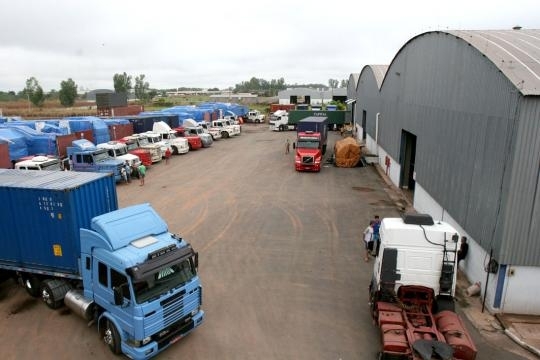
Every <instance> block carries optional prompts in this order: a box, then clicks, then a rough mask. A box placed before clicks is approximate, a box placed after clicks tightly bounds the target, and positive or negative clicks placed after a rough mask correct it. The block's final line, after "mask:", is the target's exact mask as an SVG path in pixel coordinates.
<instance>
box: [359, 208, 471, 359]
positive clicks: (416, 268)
mask: <svg viewBox="0 0 540 360" xmlns="http://www.w3.org/2000/svg"><path fill="white" fill-rule="evenodd" d="M379 233H380V243H379V245H378V246H377V257H376V259H375V263H374V267H373V278H372V280H371V283H370V286H369V292H370V305H371V311H372V315H373V319H374V320H375V323H376V324H377V325H378V326H379V329H380V333H381V343H382V344H381V345H382V346H381V352H380V353H379V359H407V360H417V359H432V358H436V359H460V360H474V359H475V357H476V353H477V350H476V347H475V345H474V343H473V341H472V338H471V336H470V335H469V333H468V332H467V329H466V328H465V325H464V324H463V321H462V320H461V319H460V317H459V316H458V315H457V314H456V313H455V311H454V306H455V303H454V296H455V291H456V278H457V269H458V260H457V251H458V240H459V234H458V232H457V231H456V230H455V229H454V228H453V227H452V226H451V225H450V224H448V223H445V222H442V221H437V222H434V221H433V218H432V217H431V216H429V215H425V214H413V215H405V216H404V217H403V219H401V218H384V219H383V220H382V222H381V225H380V228H379Z"/></svg>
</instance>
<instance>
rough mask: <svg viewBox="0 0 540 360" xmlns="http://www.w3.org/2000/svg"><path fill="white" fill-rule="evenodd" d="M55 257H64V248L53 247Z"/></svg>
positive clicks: (55, 245) (57, 245) (56, 245)
mask: <svg viewBox="0 0 540 360" xmlns="http://www.w3.org/2000/svg"><path fill="white" fill-rule="evenodd" d="M53 252H54V256H62V246H61V245H59V244H54V245H53Z"/></svg>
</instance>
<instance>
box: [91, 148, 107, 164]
mask: <svg viewBox="0 0 540 360" xmlns="http://www.w3.org/2000/svg"><path fill="white" fill-rule="evenodd" d="M109 159H110V156H109V153H108V152H107V150H103V152H96V153H95V154H94V161H95V162H99V161H105V160H109Z"/></svg>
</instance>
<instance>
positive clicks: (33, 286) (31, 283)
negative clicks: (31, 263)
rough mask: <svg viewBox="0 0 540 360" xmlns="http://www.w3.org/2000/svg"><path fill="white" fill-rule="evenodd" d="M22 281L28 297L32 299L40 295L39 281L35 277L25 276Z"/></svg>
mask: <svg viewBox="0 0 540 360" xmlns="http://www.w3.org/2000/svg"><path fill="white" fill-rule="evenodd" d="M22 280H23V285H24V288H25V290H26V292H27V293H28V295H30V296H32V297H39V296H40V295H41V289H40V286H41V281H40V280H39V279H38V278H37V277H36V276H33V275H32V276H25V277H23V279H22Z"/></svg>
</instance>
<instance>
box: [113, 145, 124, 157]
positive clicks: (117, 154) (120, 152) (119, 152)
mask: <svg viewBox="0 0 540 360" xmlns="http://www.w3.org/2000/svg"><path fill="white" fill-rule="evenodd" d="M114 152H115V153H116V156H122V155H126V154H127V148H125V147H120V148H118V149H115V150H114Z"/></svg>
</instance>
